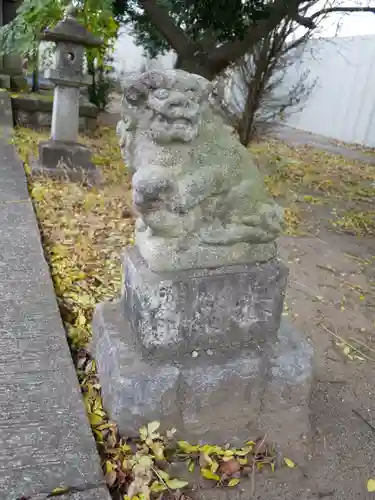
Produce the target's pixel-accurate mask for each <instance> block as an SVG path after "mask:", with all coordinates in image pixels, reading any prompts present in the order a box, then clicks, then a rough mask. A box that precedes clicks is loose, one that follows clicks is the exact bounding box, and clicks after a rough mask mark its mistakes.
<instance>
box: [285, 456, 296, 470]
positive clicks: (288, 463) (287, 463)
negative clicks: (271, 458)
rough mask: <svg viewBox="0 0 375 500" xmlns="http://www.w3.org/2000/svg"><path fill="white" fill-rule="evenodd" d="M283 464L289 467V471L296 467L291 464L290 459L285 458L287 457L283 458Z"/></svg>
mask: <svg viewBox="0 0 375 500" xmlns="http://www.w3.org/2000/svg"><path fill="white" fill-rule="evenodd" d="M284 463H285V465H286V466H287V467H289V469H294V467H295V466H296V464H295V463H294V462H293V460H291V459H290V458H287V457H284Z"/></svg>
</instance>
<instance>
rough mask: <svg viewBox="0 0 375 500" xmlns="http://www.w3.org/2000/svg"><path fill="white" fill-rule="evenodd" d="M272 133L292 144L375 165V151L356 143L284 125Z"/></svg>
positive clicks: (277, 127)
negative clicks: (367, 151) (361, 147)
mask: <svg viewBox="0 0 375 500" xmlns="http://www.w3.org/2000/svg"><path fill="white" fill-rule="evenodd" d="M271 135H272V136H273V137H275V139H280V140H281V141H285V142H287V143H288V144H291V145H292V146H311V147H313V148H316V149H321V150H322V151H327V152H328V153H333V154H338V155H342V156H345V157H346V158H349V159H352V160H359V161H364V162H366V163H369V164H371V165H375V152H374V154H373V155H372V154H369V153H367V154H366V153H364V152H362V151H361V150H360V149H359V148H356V147H355V146H354V145H350V144H347V145H344V144H340V143H338V142H337V141H335V140H334V139H329V138H328V137H324V136H323V135H317V134H312V133H311V132H306V131H304V130H298V129H296V128H292V127H287V126H283V125H280V126H275V128H274V129H273V130H272V132H271Z"/></svg>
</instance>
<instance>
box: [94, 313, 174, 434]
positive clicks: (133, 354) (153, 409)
mask: <svg viewBox="0 0 375 500" xmlns="http://www.w3.org/2000/svg"><path fill="white" fill-rule="evenodd" d="M93 330H94V332H95V333H94V335H93V344H92V351H93V354H94V356H95V359H96V362H97V365H98V366H100V383H101V385H102V387H105V389H104V390H103V403H104V406H105V408H108V409H109V411H110V416H111V419H112V420H114V421H115V422H117V424H118V426H119V428H120V429H121V432H123V433H124V435H127V436H134V435H137V434H138V429H139V427H140V426H141V425H144V424H146V423H148V422H150V421H151V420H155V419H156V420H161V421H162V422H163V426H164V428H171V427H176V425H177V426H178V427H181V426H182V420H181V417H180V410H179V407H178V386H179V378H180V373H179V370H178V368H176V367H175V366H174V365H173V363H169V364H166V365H161V366H155V365H154V364H153V363H152V360H150V361H143V360H141V359H140V357H139V355H138V353H137V351H136V347H135V345H134V343H133V340H132V334H131V331H130V330H131V326H130V324H129V323H128V322H126V321H125V319H124V315H123V313H122V309H121V306H120V305H118V304H117V305H113V304H101V305H99V306H98V307H97V309H96V311H95V316H94V319H93Z"/></svg>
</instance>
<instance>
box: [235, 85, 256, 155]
mask: <svg viewBox="0 0 375 500" xmlns="http://www.w3.org/2000/svg"><path fill="white" fill-rule="evenodd" d="M254 94H255V92H254V91H253V89H251V87H249V88H248V92H247V96H246V102H245V108H244V110H243V113H242V116H241V120H240V124H239V130H238V134H239V137H240V143H241V144H242V145H243V146H245V147H247V146H248V145H249V143H250V139H251V136H252V133H253V128H254V118H255V111H256V109H257V105H256V102H255V101H256V96H255V95H254Z"/></svg>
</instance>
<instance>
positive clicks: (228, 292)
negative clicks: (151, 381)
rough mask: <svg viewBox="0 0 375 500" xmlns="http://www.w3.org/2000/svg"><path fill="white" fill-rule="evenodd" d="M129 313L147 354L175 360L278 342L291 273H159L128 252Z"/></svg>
mask: <svg viewBox="0 0 375 500" xmlns="http://www.w3.org/2000/svg"><path fill="white" fill-rule="evenodd" d="M123 269H124V274H125V280H124V281H125V282H124V287H123V297H122V298H123V304H124V313H125V316H126V318H127V320H128V321H129V322H130V324H131V325H132V329H133V331H134V333H135V340H136V342H137V344H138V348H139V350H140V352H141V353H143V355H145V356H146V357H150V358H161V359H172V358H173V359H175V358H179V357H181V356H184V355H188V356H190V355H191V353H192V351H194V350H196V351H203V350H207V349H210V350H213V351H220V352H225V351H228V350H233V349H236V348H242V347H245V346H250V345H252V346H253V347H256V346H258V345H260V344H262V343H264V342H269V341H271V339H276V334H277V329H278V326H279V324H280V317H281V312H282V307H283V300H284V290H285V287H286V280H287V274H288V269H287V267H286V266H285V265H284V264H283V263H282V262H281V261H279V260H278V259H276V258H275V259H272V260H270V261H268V262H265V263H261V264H253V265H242V264H241V265H235V266H225V267H218V268H216V269H199V270H192V271H179V272H164V273H155V272H153V271H151V270H150V269H149V268H148V266H147V264H146V263H145V261H144V260H143V259H142V257H141V256H140V253H139V251H138V249H137V247H133V248H129V249H128V250H127V251H126V253H125V255H124V261H123Z"/></svg>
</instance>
